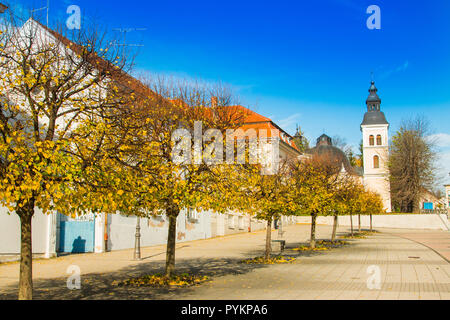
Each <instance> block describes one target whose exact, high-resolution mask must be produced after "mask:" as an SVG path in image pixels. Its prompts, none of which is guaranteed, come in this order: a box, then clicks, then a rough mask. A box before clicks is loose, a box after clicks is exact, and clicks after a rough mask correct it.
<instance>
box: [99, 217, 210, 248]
mask: <svg viewBox="0 0 450 320" xmlns="http://www.w3.org/2000/svg"><path fill="white" fill-rule="evenodd" d="M136 220H137V219H136V217H126V216H121V215H119V214H112V215H108V226H107V229H108V250H122V249H130V248H134V243H135V233H136ZM168 226H169V223H168V219H167V217H166V216H160V217H158V218H141V246H142V247H146V246H154V245H160V244H166V242H167V231H168ZM207 238H211V217H210V214H209V213H208V212H201V213H199V214H198V218H197V219H196V220H190V219H187V218H186V213H185V211H184V210H183V211H182V212H181V213H180V215H179V216H178V218H177V242H185V241H191V240H199V239H207Z"/></svg>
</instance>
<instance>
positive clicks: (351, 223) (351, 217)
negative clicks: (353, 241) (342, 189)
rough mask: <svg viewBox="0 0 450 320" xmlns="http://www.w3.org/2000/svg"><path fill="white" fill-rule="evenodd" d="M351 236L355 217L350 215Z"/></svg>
mask: <svg viewBox="0 0 450 320" xmlns="http://www.w3.org/2000/svg"><path fill="white" fill-rule="evenodd" d="M350 234H351V235H352V236H353V216H352V215H351V214H350Z"/></svg>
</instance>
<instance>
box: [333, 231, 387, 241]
mask: <svg viewBox="0 0 450 320" xmlns="http://www.w3.org/2000/svg"><path fill="white" fill-rule="evenodd" d="M374 233H379V232H378V231H361V232H356V233H353V235H351V234H347V235H345V236H342V237H341V238H342V239H365V238H366V237H367V236H370V235H372V234H374Z"/></svg>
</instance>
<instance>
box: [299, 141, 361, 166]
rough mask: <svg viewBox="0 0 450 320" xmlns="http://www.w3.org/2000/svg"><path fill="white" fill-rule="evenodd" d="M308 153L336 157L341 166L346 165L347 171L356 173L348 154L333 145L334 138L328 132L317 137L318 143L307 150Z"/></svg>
mask: <svg viewBox="0 0 450 320" xmlns="http://www.w3.org/2000/svg"><path fill="white" fill-rule="evenodd" d="M306 153H308V154H311V155H318V156H327V157H329V158H330V159H335V160H336V161H337V162H338V163H339V165H340V166H341V167H342V165H343V166H344V168H345V171H347V172H348V173H350V174H356V172H355V170H354V169H353V167H352V165H351V164H350V161H349V160H348V158H347V155H346V154H345V153H344V151H342V150H341V149H339V148H337V147H335V146H333V143H332V139H331V138H330V137H329V136H327V135H326V134H323V135H321V136H320V137H319V138H318V139H317V145H316V146H315V147H314V148H311V149H308V150H306Z"/></svg>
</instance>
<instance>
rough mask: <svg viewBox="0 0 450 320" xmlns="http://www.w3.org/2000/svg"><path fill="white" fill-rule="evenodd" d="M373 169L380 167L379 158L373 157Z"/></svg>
mask: <svg viewBox="0 0 450 320" xmlns="http://www.w3.org/2000/svg"><path fill="white" fill-rule="evenodd" d="M373 167H374V168H375V169H378V168H379V167H380V157H379V156H374V157H373Z"/></svg>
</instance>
